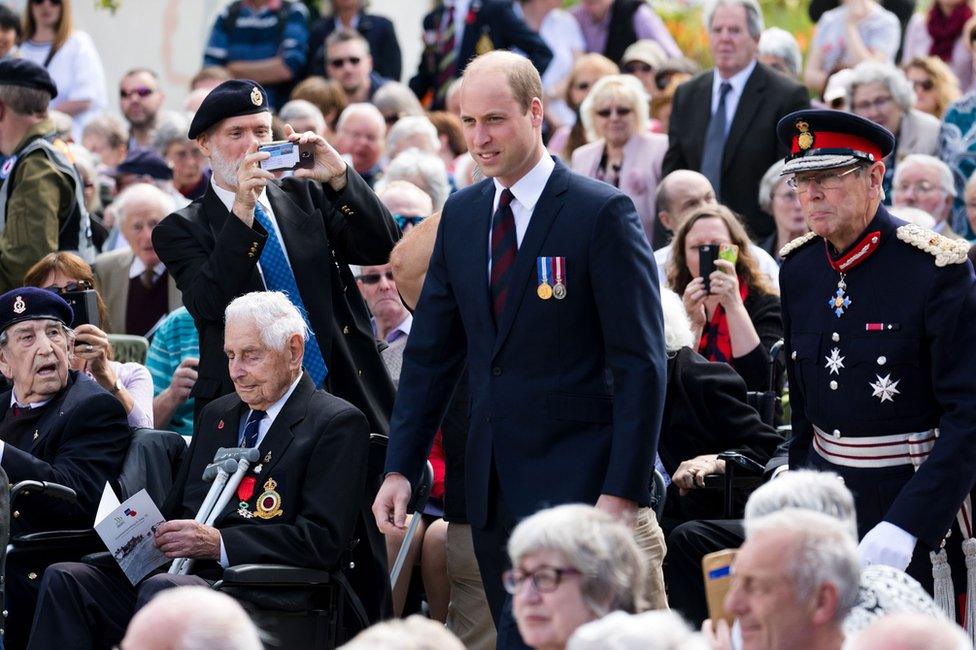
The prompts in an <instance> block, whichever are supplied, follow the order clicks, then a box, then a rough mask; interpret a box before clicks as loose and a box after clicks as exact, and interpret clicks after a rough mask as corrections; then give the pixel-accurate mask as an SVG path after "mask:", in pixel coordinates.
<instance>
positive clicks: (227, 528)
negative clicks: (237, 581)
mask: <svg viewBox="0 0 976 650" xmlns="http://www.w3.org/2000/svg"><path fill="white" fill-rule="evenodd" d="M249 411H250V409H249V408H248V406H247V405H246V404H244V403H243V402H242V401H241V399H240V398H239V397H238V396H237V395H236V394H233V395H225V396H224V397H221V398H220V399H217V400H215V401H213V402H211V403H210V404H209V405H207V408H205V409H204V410H203V413H202V414H201V416H200V426H199V428H198V429H197V432H196V434H194V436H193V441H192V442H191V443H190V448H189V450H188V451H187V453H186V455H185V456H184V457H183V463H182V464H181V465H180V471H179V473H178V474H177V477H176V480H175V482H174V484H173V490H172V491H171V492H170V494H169V496H168V497H167V499H166V504H165V505H164V507H163V509H162V512H163V513H164V514H166V515H167V519H192V518H193V517H195V516H196V514H197V510H198V509H199V508H200V504H201V503H203V499H204V497H205V496H206V494H207V491H208V490H209V489H210V484H209V483H206V482H204V481H203V480H202V479H201V477H202V476H203V470H204V468H205V467H206V466H207V465H208V464H209V463H211V462H213V458H214V454H215V453H216V452H217V449H218V448H220V447H237V446H238V435H239V432H240V421H241V418H242V417H247V414H248V413H249ZM368 445H369V426H368V425H367V423H366V418H365V417H364V416H363V414H362V412H360V411H359V409H357V408H356V407H354V406H352V405H351V404H349V403H348V402H346V401H345V400H342V399H339V398H338V397H335V396H334V395H330V394H328V393H326V392H325V391H321V390H315V386H313V385H312V380H311V379H309V377H308V375H307V374H304V375H303V376H302V378H301V380H300V381H299V383H298V386H296V387H295V392H294V393H292V394H291V397H289V398H288V401H287V402H285V405H284V407H283V408H282V409H281V412H280V413H278V417H276V418H275V421H274V422H273V423H272V424H271V428H270V429H269V430H268V433H267V435H266V436H265V437H264V440H262V441H261V446H260V451H261V458H260V460H259V464H258V465H256V466H254V467H253V469H249V470H248V473H247V477H253V479H254V480H255V487H254V492H253V494H252V495H251V497H250V498H249V499H248V500H247V502H246V503H247V511H248V512H250V513H253V512H255V511H256V508H257V504H258V502H259V501H260V499H261V494H262V493H263V492H265V491H266V490H267V489H268V488H269V487H271V484H270V482H271V481H272V480H273V481H274V483H275V485H274V487H273V490H274V491H275V492H277V493H278V495H279V505H280V510H281V514H280V515H278V516H276V517H273V518H270V519H262V518H260V517H256V516H251V517H245V516H242V515H241V514H240V512H239V510H240V500H239V499H238V498H237V497H236V496H235V498H233V499H231V501H230V503H228V504H227V507H226V508H225V509H224V510H223V511H222V512H221V513H220V515H219V516H218V517H217V519H216V521H215V522H214V526H215V527H216V528H217V529H218V530H220V536H221V538H222V539H223V541H224V548H225V550H226V551H227V559H228V560H229V562H230V564H231V566H233V565H237V564H248V563H267V564H291V565H299V566H304V567H308V568H313V569H323V570H328V569H331V568H333V567H335V566H336V564H337V563H338V561H339V558H340V555H341V554H342V553H343V552H344V551H345V550H346V549H347V548H348V547H349V542H350V540H351V539H352V537H353V532H354V530H355V526H356V517H357V516H358V515H359V511H360V506H361V501H362V495H363V491H364V487H365V481H366V453H367V447H368ZM255 470H259V471H255ZM213 568H214V563H204V562H200V563H199V565H198V567H197V569H198V570H199V571H202V572H206V571H207V570H208V569H211V570H212V569H213Z"/></svg>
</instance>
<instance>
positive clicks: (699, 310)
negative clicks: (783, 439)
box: [667, 205, 783, 391]
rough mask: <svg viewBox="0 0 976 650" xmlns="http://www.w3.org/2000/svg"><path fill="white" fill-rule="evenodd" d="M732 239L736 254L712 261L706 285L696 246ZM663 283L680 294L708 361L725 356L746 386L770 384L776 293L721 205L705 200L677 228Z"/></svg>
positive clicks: (779, 331) (778, 325)
mask: <svg viewBox="0 0 976 650" xmlns="http://www.w3.org/2000/svg"><path fill="white" fill-rule="evenodd" d="M704 244H713V245H716V246H717V245H720V244H735V245H736V246H738V259H737V260H736V262H735V265H733V264H732V263H731V262H728V261H727V260H723V259H718V260H716V261H715V271H713V272H712V274H711V275H710V276H709V285H710V286H709V290H708V291H706V290H705V281H704V279H703V278H702V277H701V272H700V270H699V264H698V247H699V246H702V245H704ZM667 275H668V285H669V287H670V288H671V289H672V290H673V291H675V292H676V293H677V294H678V295H680V296H681V297H682V298H681V299H682V301H683V302H684V305H685V311H687V312H688V318H689V319H690V320H691V331H692V334H693V335H694V338H693V339H692V340H697V341H698V345H697V350H698V352H699V353H701V355H702V356H704V357H705V358H706V359H708V360H709V361H724V362H726V363H728V364H729V365H730V366H732V368H733V369H734V370H735V371H736V372H738V373H739V375H740V376H741V377H742V378H743V379H744V380H745V382H746V386H747V387H748V389H749V390H760V391H761V390H769V388H770V386H769V368H770V364H771V362H772V360H771V359H770V357H769V348H770V347H772V345H773V343H775V342H776V341H777V340H779V339H780V338H782V336H783V321H782V319H781V318H780V306H779V297H778V296H777V295H776V290H775V289H774V288H773V287H772V286H771V285H770V284H769V283H768V281H767V280H766V276H764V275H763V274H762V273H761V272H760V271H759V270H758V266H757V263H756V259H755V257H753V255H752V253H751V252H750V250H749V238H748V237H747V236H746V231H745V229H744V228H743V227H742V224H741V223H739V220H738V219H737V218H736V216H735V215H734V214H733V213H732V211H731V210H729V209H728V208H726V207H725V206H724V205H706V206H702V207H701V208H698V209H697V210H695V211H694V213H693V214H691V215H690V216H689V217H688V218H687V219H686V220H685V222H684V223H683V224H681V227H680V228H679V229H678V232H677V234H676V235H675V238H674V243H673V245H672V255H671V260H670V261H669V262H668V266H667Z"/></svg>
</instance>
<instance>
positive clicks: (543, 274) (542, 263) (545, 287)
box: [536, 257, 552, 300]
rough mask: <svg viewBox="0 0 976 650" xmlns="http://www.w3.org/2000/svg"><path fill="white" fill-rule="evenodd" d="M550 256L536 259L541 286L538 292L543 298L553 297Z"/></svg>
mask: <svg viewBox="0 0 976 650" xmlns="http://www.w3.org/2000/svg"><path fill="white" fill-rule="evenodd" d="M550 259H552V258H549V257H540V258H539V259H537V260H536V269H537V271H538V276H539V288H538V289H536V294H537V295H538V296H539V297H540V298H542V299H543V300H549V299H550V298H552V287H551V286H550V285H549V260H550Z"/></svg>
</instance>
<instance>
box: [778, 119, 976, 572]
mask: <svg viewBox="0 0 976 650" xmlns="http://www.w3.org/2000/svg"><path fill="white" fill-rule="evenodd" d="M777 133H778V136H779V138H780V140H781V141H782V142H783V143H784V144H785V145H786V146H787V147H788V148H789V149H790V152H791V153H790V155H789V156H788V157H787V163H786V166H785V168H784V172H783V173H784V174H787V175H789V176H790V178H789V181H788V182H789V184H790V185H791V186H793V188H794V189H795V190H796V192H797V194H798V195H799V198H800V203H801V205H802V206H803V211H804V214H805V216H806V218H807V222H808V225H809V226H810V230H811V231H812V232H810V233H809V234H807V235H805V236H804V237H801V238H799V239H796V240H794V241H793V242H791V243H790V244H788V245H787V246H785V247H784V248H783V249H782V251H781V253H780V254H781V255H782V257H783V258H784V262H783V266H782V269H781V272H780V286H781V289H782V304H783V326H784V331H785V332H786V344H787V350H788V354H789V359H788V363H787V369H788V372H789V380H790V403H791V406H792V424H793V443H792V446H791V448H790V467H792V468H796V467H813V468H816V469H821V470H831V471H834V472H837V473H838V474H840V475H841V476H842V477H843V478H844V481H845V482H846V484H847V486H848V487H849V488H850V489H851V491H852V492H853V493H854V495H855V500H856V504H857V515H858V529H859V534H860V536H861V538H862V539H861V542H860V555H861V561H862V565H867V564H874V563H880V564H886V565H890V566H894V567H896V568H898V569H902V570H904V569H906V568H908V567H909V564H910V563H911V565H912V566H911V568H910V569H909V573H912V574H913V575H914V576H915V577H916V578H918V579H919V580H920V581H922V582H923V584H929V585H931V584H932V567H931V566H930V565H929V562H930V557H929V553H927V552H925V551H939V549H940V547H942V545H943V540H944V539H945V538H946V535H947V533H948V532H949V530H950V528H951V527H952V526H953V522H954V520H955V519H956V517H957V513H959V512H960V507H961V506H962V505H963V503H964V501H965V500H966V499H967V497H968V495H969V492H970V490H971V488H972V487H973V482H974V477H976V371H974V369H976V280H974V275H973V267H972V265H971V264H970V263H969V262H968V261H967V258H966V251H967V248H968V245H967V244H966V242H963V241H958V242H957V241H954V240H951V239H948V238H946V237H943V236H941V235H938V234H935V233H933V232H930V231H928V230H924V229H922V228H919V227H917V226H914V225H909V224H907V223H905V222H904V221H901V220H899V219H896V218H895V217H893V216H892V215H891V214H890V213H889V212H888V211H887V210H886V209H885V208H884V206H883V205H881V200H882V198H883V196H882V189H881V181H882V178H883V177H884V171H885V166H884V163H883V162H882V160H883V159H884V158H885V157H886V156H887V155H888V154H889V153H890V152H891V150H892V149H893V147H894V137H893V136H892V134H891V133H890V132H888V131H887V130H886V129H884V128H883V127H880V126H877V125H875V124H873V123H871V122H869V121H868V120H865V119H862V118H860V117H857V116H855V115H850V114H847V113H841V112H838V111H830V110H804V111H797V112H794V113H792V114H790V115H787V116H786V117H784V118H783V119H782V120H781V121H780V122H779V125H778V127H777ZM967 521H968V520H967ZM962 533H963V537H965V538H970V537H972V534H971V531H970V530H966V529H964V530H963V531H962ZM954 539H955V540H956V541H955V543H953V544H948V546H951V547H954V550H953V551H950V554H951V553H958V551H959V543H958V541H959V539H958V536H954ZM971 544H976V542H974V543H971ZM920 551H922V552H920ZM931 559H932V561H934V562H941V561H944V560H945V553H939V554H937V555H936V554H935V553H933V555H932V557H931ZM937 586H938V585H937ZM957 586H959V585H958V584H957Z"/></svg>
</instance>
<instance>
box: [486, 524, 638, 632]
mask: <svg viewBox="0 0 976 650" xmlns="http://www.w3.org/2000/svg"><path fill="white" fill-rule="evenodd" d="M508 554H509V556H510V557H511V560H512V569H511V570H509V571H506V572H505V574H504V576H503V577H502V580H503V582H504V584H505V589H506V591H508V593H510V594H512V609H513V613H514V615H515V621H516V622H517V623H518V629H519V633H520V634H521V635H522V640H523V641H525V643H526V645H528V646H529V647H530V648H546V649H547V650H562V649H563V648H565V647H566V642H567V641H568V640H569V637H570V636H572V634H573V632H574V631H575V630H576V628H578V627H579V626H581V625H583V624H584V623H588V622H590V621H594V620H596V619H598V618H602V617H604V616H606V615H607V614H609V613H610V612H614V611H618V610H620V611H624V612H627V613H628V614H633V613H636V612H639V611H642V610H643V609H645V604H644V593H645V581H644V579H643V577H644V576H645V575H646V573H647V564H646V561H645V559H644V556H643V555H642V554H641V551H640V549H638V547H637V544H636V542H634V533H633V531H631V530H630V529H628V528H627V526H625V525H624V524H622V523H619V522H617V521H616V520H615V519H613V518H611V517H610V515H608V514H606V513H604V512H601V511H599V510H597V509H596V508H593V507H591V506H584V505H576V504H573V505H563V506H557V507H555V508H550V509H549V510H543V511H541V512H537V513H536V514H534V515H532V516H531V517H528V518H526V519H524V520H523V521H522V522H521V523H520V524H519V525H518V526H516V527H515V530H514V531H512V536H511V538H510V539H509V540H508Z"/></svg>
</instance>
